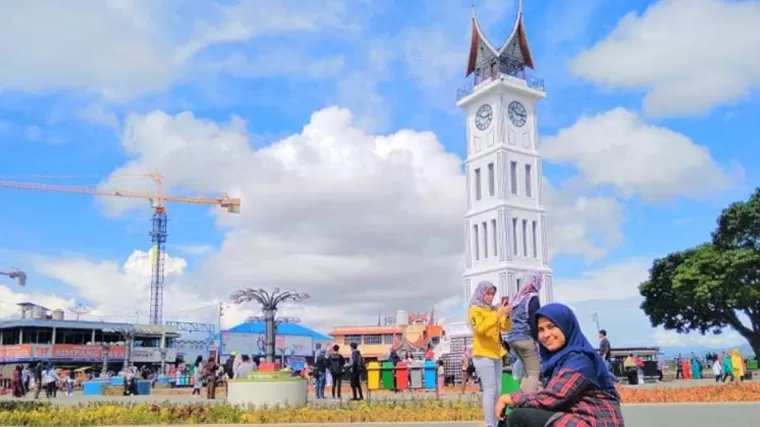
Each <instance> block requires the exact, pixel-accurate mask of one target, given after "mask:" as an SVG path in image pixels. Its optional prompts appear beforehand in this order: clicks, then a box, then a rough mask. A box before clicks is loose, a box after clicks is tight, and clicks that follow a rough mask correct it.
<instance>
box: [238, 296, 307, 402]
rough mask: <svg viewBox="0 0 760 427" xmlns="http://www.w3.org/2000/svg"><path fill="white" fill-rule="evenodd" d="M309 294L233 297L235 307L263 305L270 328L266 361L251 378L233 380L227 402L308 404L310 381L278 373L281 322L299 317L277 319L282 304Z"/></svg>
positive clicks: (295, 319) (268, 327) (266, 324)
mask: <svg viewBox="0 0 760 427" xmlns="http://www.w3.org/2000/svg"><path fill="white" fill-rule="evenodd" d="M307 298H309V295H307V294H305V293H301V292H295V291H280V289H278V288H275V289H273V290H272V291H271V292H268V291H266V290H264V289H250V288H249V289H241V290H239V291H235V292H233V293H232V294H231V295H230V299H231V300H232V301H233V302H234V303H235V304H243V303H246V302H251V301H255V302H257V303H259V305H261V311H262V313H263V316H261V317H260V319H258V320H263V321H264V324H265V327H266V333H265V335H266V343H265V360H266V363H262V364H260V365H259V370H258V371H253V372H251V373H249V374H248V377H247V378H235V379H232V380H230V381H229V385H228V389H227V402H228V403H231V404H233V405H252V406H264V405H266V406H272V405H285V406H303V405H306V397H307V394H308V388H309V387H308V382H307V380H306V379H304V378H302V377H300V376H299V377H294V376H293V375H292V374H291V372H290V371H277V370H276V365H275V363H274V361H275V350H276V349H275V334H276V330H277V325H278V324H281V323H297V322H299V320H298V319H297V318H290V317H284V318H276V317H275V316H276V314H277V309H278V308H279V305H280V304H282V303H283V302H286V301H293V302H298V301H303V300H305V299H307Z"/></svg>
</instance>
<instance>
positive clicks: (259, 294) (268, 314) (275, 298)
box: [230, 288, 309, 363]
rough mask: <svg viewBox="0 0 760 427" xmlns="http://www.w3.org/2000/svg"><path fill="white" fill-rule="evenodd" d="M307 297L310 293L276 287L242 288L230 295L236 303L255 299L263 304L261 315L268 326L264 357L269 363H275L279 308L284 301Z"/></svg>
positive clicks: (299, 299)
mask: <svg viewBox="0 0 760 427" xmlns="http://www.w3.org/2000/svg"><path fill="white" fill-rule="evenodd" d="M307 298H309V295H308V294H305V293H302V292H295V291H280V289H279V288H274V289H273V290H272V291H271V292H268V291H266V290H264V289H250V288H249V289H241V290H238V291H235V292H233V293H232V294H231V295H230V299H231V300H232V302H234V303H235V304H243V303H246V302H251V301H254V302H257V303H258V304H259V305H261V311H262V313H263V316H261V317H262V319H263V320H264V324H265V327H266V343H265V346H264V348H265V351H264V357H265V360H266V361H267V363H273V362H274V358H275V349H274V336H275V329H276V328H277V319H275V314H277V308H278V307H279V305H280V304H281V303H283V302H286V301H293V302H298V301H303V300H305V299H307ZM284 319H288V318H281V319H280V320H281V321H282V320H284ZM281 323H282V322H281Z"/></svg>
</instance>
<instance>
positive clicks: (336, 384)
mask: <svg viewBox="0 0 760 427" xmlns="http://www.w3.org/2000/svg"><path fill="white" fill-rule="evenodd" d="M339 351H340V346H339V345H338V344H335V345H334V346H333V348H332V352H331V353H330V375H331V376H332V381H333V383H332V398H333V399H340V398H341V387H343V370H344V369H345V366H346V358H345V357H343V355H342V354H340V353H339Z"/></svg>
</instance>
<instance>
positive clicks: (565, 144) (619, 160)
mask: <svg viewBox="0 0 760 427" xmlns="http://www.w3.org/2000/svg"><path fill="white" fill-rule="evenodd" d="M541 151H542V153H543V154H544V156H545V157H546V158H547V159H548V160H549V161H552V162H557V163H569V164H572V165H573V166H574V167H575V168H576V169H577V170H578V172H579V178H580V179H581V181H582V182H583V183H585V184H587V185H589V186H591V187H598V186H605V185H609V186H614V187H615V188H616V189H618V190H619V191H621V192H622V194H623V195H624V196H625V197H632V196H637V195H639V196H641V197H642V198H644V199H645V200H647V201H662V200H666V199H670V198H673V197H679V196H682V197H689V198H701V197H705V196H709V195H713V194H716V193H718V192H720V191H722V190H725V189H727V188H728V187H730V186H731V184H732V181H733V179H732V178H731V177H729V176H728V175H727V174H726V172H725V171H724V170H723V169H722V168H721V166H720V165H719V164H717V162H716V161H715V160H714V159H713V158H712V156H711V155H710V152H709V150H708V149H707V148H705V147H702V146H699V145H697V144H695V143H694V141H692V140H691V139H689V137H687V136H685V135H683V134H680V133H678V132H675V131H672V130H670V129H668V128H664V127H658V126H652V125H648V124H646V123H644V122H643V121H641V119H640V118H639V117H637V116H636V115H635V114H634V113H632V112H630V111H627V110H625V109H623V108H616V109H614V110H611V111H608V112H606V113H602V114H599V115H596V116H593V117H582V118H581V119H579V120H578V121H577V122H576V123H575V124H574V125H573V126H571V127H569V128H565V129H563V130H561V131H559V133H558V134H557V135H555V136H553V137H549V138H545V139H543V140H542V145H541Z"/></svg>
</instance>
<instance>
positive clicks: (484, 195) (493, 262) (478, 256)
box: [457, 1, 553, 304]
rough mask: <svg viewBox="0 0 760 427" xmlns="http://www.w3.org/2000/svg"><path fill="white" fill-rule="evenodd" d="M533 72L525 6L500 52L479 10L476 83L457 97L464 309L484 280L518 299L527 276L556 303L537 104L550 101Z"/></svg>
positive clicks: (470, 67)
mask: <svg viewBox="0 0 760 427" xmlns="http://www.w3.org/2000/svg"><path fill="white" fill-rule="evenodd" d="M532 69H534V64H533V57H532V55H531V52H530V49H529V48H528V38H527V36H526V33H525V26H524V24H523V9H522V1H519V6H518V12H517V18H516V20H515V23H514V26H513V29H512V32H511V34H510V35H509V37H508V38H507V40H506V41H505V42H504V44H503V45H501V47H494V45H492V44H491V43H490V42H489V41H488V39H487V38H486V37H485V36H484V34H483V31H482V30H481V28H480V25H479V24H478V19H477V16H476V15H475V10H474V9H473V14H472V41H471V43H470V55H469V58H468V62H467V71H466V76H467V77H469V78H471V81H470V83H469V84H468V86H467V87H466V88H464V89H460V90H459V92H458V93H457V106H458V107H459V108H462V109H463V110H464V111H465V113H466V118H467V125H466V132H467V160H466V162H465V170H466V171H465V173H466V182H467V192H466V194H467V213H466V214H465V220H464V227H465V273H464V285H463V293H464V297H465V304H468V303H469V300H470V297H471V295H472V292H473V291H474V290H475V287H476V286H477V284H478V283H479V282H480V281H483V280H488V281H490V282H492V283H493V284H494V285H496V287H497V289H498V294H497V298H498V297H499V296H505V295H508V296H510V297H514V295H515V294H516V293H517V291H518V290H519V288H520V286H521V283H520V281H521V279H522V277H523V274H524V273H525V272H527V271H537V272H539V273H541V274H542V276H543V287H542V289H541V303H542V304H546V303H547V302H551V301H552V299H553V297H552V272H551V268H550V267H549V248H548V243H547V236H546V225H547V224H546V221H547V220H546V210H545V208H544V192H543V189H542V185H541V182H542V171H541V156H540V154H539V152H538V146H537V142H538V116H537V113H536V104H537V103H538V102H539V101H541V100H542V99H544V98H545V97H546V93H545V91H544V85H543V81H541V80H539V79H537V78H535V77H533V76H531V74H530V73H529V71H528V70H532Z"/></svg>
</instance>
